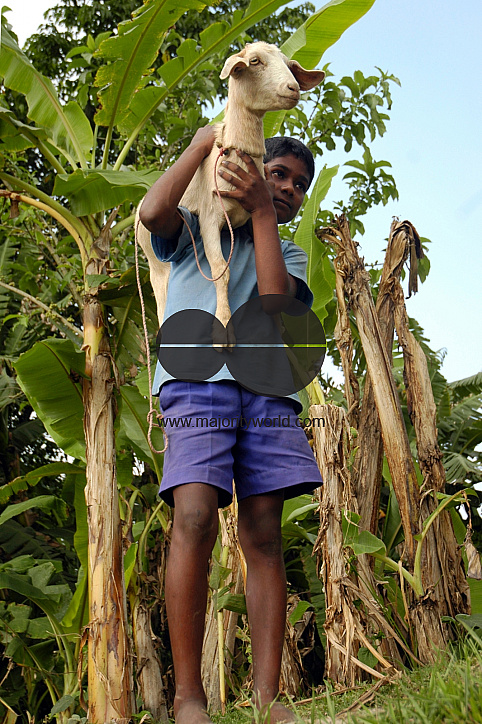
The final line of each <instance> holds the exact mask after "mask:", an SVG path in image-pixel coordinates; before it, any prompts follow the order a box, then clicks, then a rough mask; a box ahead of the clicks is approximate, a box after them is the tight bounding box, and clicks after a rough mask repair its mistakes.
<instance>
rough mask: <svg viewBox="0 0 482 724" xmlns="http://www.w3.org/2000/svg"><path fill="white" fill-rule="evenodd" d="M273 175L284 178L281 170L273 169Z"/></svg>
mask: <svg viewBox="0 0 482 724" xmlns="http://www.w3.org/2000/svg"><path fill="white" fill-rule="evenodd" d="M273 175H274V176H278V177H279V178H284V173H283V171H273Z"/></svg>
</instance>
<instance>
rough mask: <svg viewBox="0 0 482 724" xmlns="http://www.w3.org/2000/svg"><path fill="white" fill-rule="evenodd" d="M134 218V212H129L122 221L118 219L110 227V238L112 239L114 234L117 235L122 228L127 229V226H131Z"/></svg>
mask: <svg viewBox="0 0 482 724" xmlns="http://www.w3.org/2000/svg"><path fill="white" fill-rule="evenodd" d="M135 219H136V215H135V214H131V215H130V216H126V218H125V219H122V221H118V222H117V224H116V225H115V226H113V227H112V232H111V233H112V238H113V239H114V238H115V237H116V236H118V235H119V234H120V233H121V232H122V231H124V229H127V228H128V227H129V226H132V224H133V223H134V221H135Z"/></svg>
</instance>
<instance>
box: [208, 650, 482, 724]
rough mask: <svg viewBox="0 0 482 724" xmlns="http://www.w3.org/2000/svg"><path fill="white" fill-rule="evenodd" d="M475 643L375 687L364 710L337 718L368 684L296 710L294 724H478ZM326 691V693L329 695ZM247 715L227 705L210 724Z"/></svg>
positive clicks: (481, 660) (238, 722) (242, 722)
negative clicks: (391, 681)
mask: <svg viewBox="0 0 482 724" xmlns="http://www.w3.org/2000/svg"><path fill="white" fill-rule="evenodd" d="M481 643H482V642H481V641H480V639H479V640H477V638H469V639H467V640H466V641H465V643H464V644H463V645H461V646H460V647H458V648H457V649H455V650H454V651H452V652H450V653H447V652H445V653H441V654H440V657H439V659H438V661H437V663H436V664H434V665H432V666H425V667H422V668H419V669H416V670H414V671H411V672H408V673H406V674H404V675H403V676H402V677H401V678H400V679H399V680H397V681H395V682H394V683H391V684H388V685H386V686H383V687H381V688H380V689H378V691H377V692H376V693H375V695H374V697H373V699H372V700H371V701H370V702H369V704H368V705H365V706H363V707H361V708H359V709H357V710H356V711H354V712H353V713H347V714H341V715H340V712H343V710H344V709H347V708H348V707H350V706H352V705H353V704H355V703H356V702H357V701H358V700H359V699H360V697H361V696H362V695H363V694H364V693H366V692H368V691H369V690H370V689H371V687H372V686H373V683H364V684H363V685H362V686H361V687H360V688H357V689H356V690H352V691H348V692H345V693H342V694H340V695H336V694H334V693H333V689H332V687H331V686H328V691H327V692H326V691H325V692H324V693H323V694H321V695H317V696H316V697H315V699H314V700H313V701H312V702H310V703H308V704H304V705H300V706H296V708H295V711H296V714H297V716H298V717H299V722H300V724H301V723H306V724H335V722H336V724H338V723H339V722H346V723H347V724H402V723H403V724H482V649H481ZM330 689H331V693H330ZM252 718H253V714H252V712H251V711H250V710H249V709H247V708H246V709H241V710H240V709H237V708H235V707H234V706H233V705H230V708H229V709H228V711H227V712H226V714H225V715H224V716H221V715H220V714H216V715H213V717H212V719H213V721H214V722H215V724H248V723H249V722H250V721H252Z"/></svg>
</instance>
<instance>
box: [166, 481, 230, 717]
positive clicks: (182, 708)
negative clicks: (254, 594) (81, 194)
mask: <svg viewBox="0 0 482 724" xmlns="http://www.w3.org/2000/svg"><path fill="white" fill-rule="evenodd" d="M174 503H175V510H174V525H173V530H172V538H171V546H170V549H169V556H168V560H167V570H166V608H167V620H168V624H169V636H170V639H171V648H172V656H173V660H174V674H175V680H176V695H175V699H174V715H175V718H176V722H177V724H208V723H209V722H210V721H211V720H210V719H209V717H208V715H207V712H206V696H205V693H204V689H203V685H202V681H201V653H202V644H203V635H204V620H205V614H206V599H207V586H208V581H207V572H208V561H209V557H210V555H211V552H212V549H213V546H214V543H215V541H216V536H217V532H218V491H217V489H216V488H214V487H212V486H210V485H206V484H203V483H192V484H191V483H189V484H186V485H180V486H179V487H177V488H175V489H174Z"/></svg>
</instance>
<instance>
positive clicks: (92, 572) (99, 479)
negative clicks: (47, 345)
mask: <svg viewBox="0 0 482 724" xmlns="http://www.w3.org/2000/svg"><path fill="white" fill-rule="evenodd" d="M84 349H85V352H86V373H87V375H88V376H89V378H90V379H86V380H84V389H83V396H84V410H85V412H84V432H85V441H86V459H87V468H86V477H87V485H86V488H85V498H86V502H87V515H88V527H89V571H88V575H89V611H90V615H89V619H90V623H89V642H88V695H89V710H88V720H89V722H91V724H106V722H116V724H127V723H128V722H129V720H130V718H131V716H132V713H133V696H132V677H131V659H130V655H129V642H128V638H127V615H126V597H125V586H124V567H123V551H122V535H121V524H120V517H119V500H118V495H117V481H116V455H115V440H114V397H113V386H114V380H113V379H112V361H111V356H110V349H109V343H108V340H107V337H106V333H105V327H104V320H103V315H102V308H101V305H100V303H99V301H98V299H97V297H96V296H95V295H87V297H86V301H85V307H84Z"/></svg>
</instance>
